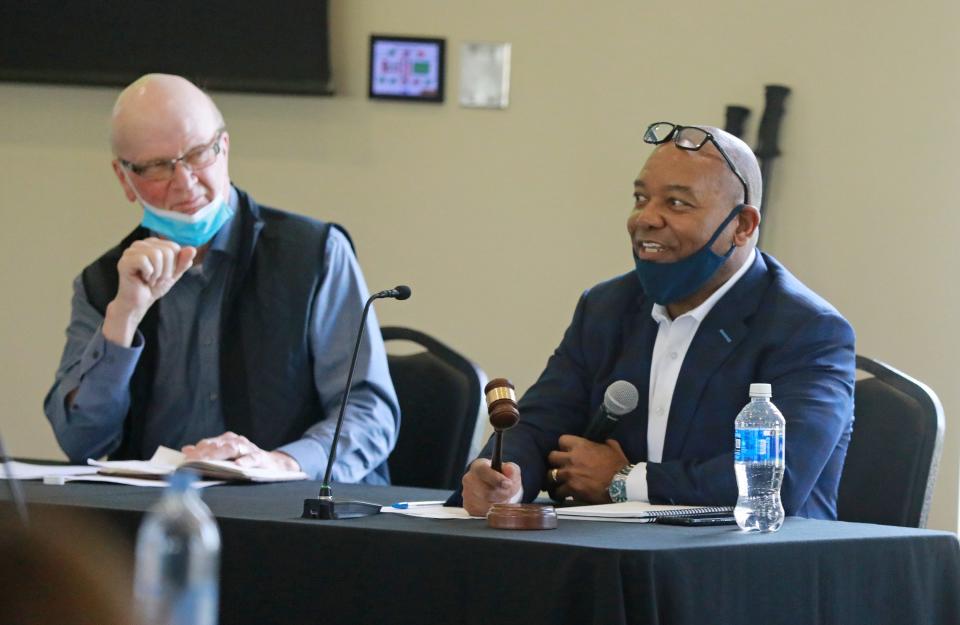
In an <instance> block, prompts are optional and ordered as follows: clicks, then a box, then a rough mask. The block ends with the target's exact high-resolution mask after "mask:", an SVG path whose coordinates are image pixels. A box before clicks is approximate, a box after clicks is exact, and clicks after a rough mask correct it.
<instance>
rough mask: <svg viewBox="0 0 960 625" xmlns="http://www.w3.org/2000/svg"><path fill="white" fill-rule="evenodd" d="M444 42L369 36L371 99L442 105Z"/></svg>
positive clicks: (441, 40) (426, 38) (428, 39)
mask: <svg viewBox="0 0 960 625" xmlns="http://www.w3.org/2000/svg"><path fill="white" fill-rule="evenodd" d="M444 45H445V40H443V39H434V38H429V37H399V36H390V35H370V83H369V96H370V97H371V98H376V99H385V100H408V101H413V102H443V66H444V58H443V57H444Z"/></svg>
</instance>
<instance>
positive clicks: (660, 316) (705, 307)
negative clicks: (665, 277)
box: [650, 248, 757, 323]
mask: <svg viewBox="0 0 960 625" xmlns="http://www.w3.org/2000/svg"><path fill="white" fill-rule="evenodd" d="M756 258H757V248H753V249H752V250H750V256H749V258H747V260H746V262H745V263H743V265H741V266H740V269H737V272H736V273H735V274H733V275H732V276H730V278H729V279H728V280H727V281H726V282H724V283H723V284H722V285H721V286H720V288H719V289H717V290H716V291H714V292H713V293H712V294H711V295H710V297H708V298H707V299H706V300H705V301H704V302H703V303H702V304H700V305H699V306H697V307H696V308H694V309H693V310H688V311H687V312H685V313H683V314H682V315H680V316H679V317H677V319H681V318H683V317H693V318H694V319H696V321H697V323H700V322H701V321H703V320H704V319H706V317H707V315H708V314H710V311H711V310H713V307H714V306H716V304H717V302H719V301H720V298H721V297H723V296H724V295H726V294H727V291H729V290H730V289H732V288H733V286H734V285H735V284H736V283H737V282H739V281H740V278H742V277H743V274H745V273H747V270H748V269H750V267H751V266H753V263H754V261H755V260H756ZM650 316H651V317H653V320H654V321H656V322H657V323H663V322H664V321H671V319H670V313H669V312H668V311H667V307H666V306H664V305H662V304H654V305H653V308H652V309H651V310H650ZM673 321H675V320H673Z"/></svg>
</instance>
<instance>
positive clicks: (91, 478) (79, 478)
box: [44, 475, 226, 488]
mask: <svg viewBox="0 0 960 625" xmlns="http://www.w3.org/2000/svg"><path fill="white" fill-rule="evenodd" d="M53 479H54V480H57V481H56V483H58V484H59V483H60V482H102V483H106V484H123V485H126V486H147V487H151V488H163V487H165V486H167V484H168V482H167V481H166V480H152V479H150V478H139V477H120V476H118V475H63V476H57V477H54V478H53ZM50 483H51V482H48V481H47V480H44V484H50ZM220 484H226V482H225V481H222V480H219V481H217V480H197V481H195V482H192V483H191V484H190V485H191V486H193V487H194V488H206V487H208V486H219V485H220Z"/></svg>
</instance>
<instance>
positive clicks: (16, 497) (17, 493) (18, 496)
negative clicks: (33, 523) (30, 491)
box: [0, 436, 30, 527]
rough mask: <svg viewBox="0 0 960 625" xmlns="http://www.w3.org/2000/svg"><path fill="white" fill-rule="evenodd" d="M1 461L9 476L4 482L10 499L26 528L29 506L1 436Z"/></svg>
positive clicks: (28, 520) (28, 521) (28, 522)
mask: <svg viewBox="0 0 960 625" xmlns="http://www.w3.org/2000/svg"><path fill="white" fill-rule="evenodd" d="M0 460H2V461H3V470H4V472H5V473H6V474H7V479H6V480H4V481H5V482H6V483H7V486H8V487H9V488H10V497H11V498H12V499H13V505H14V507H15V508H16V509H17V516H18V517H20V522H21V523H23V525H24V527H26V526H28V525H29V524H30V519H29V517H28V516H27V504H26V503H25V502H24V498H23V491H22V490H20V482H19V480H17V476H16V475H14V474H13V468H12V465H11V463H10V456H8V455H7V450H6V449H5V448H4V446H3V437H2V436H0Z"/></svg>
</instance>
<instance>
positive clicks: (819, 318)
mask: <svg viewBox="0 0 960 625" xmlns="http://www.w3.org/2000/svg"><path fill="white" fill-rule="evenodd" d="M644 141H645V142H646V143H649V144H652V145H654V146H656V147H655V148H654V151H653V153H652V154H651V155H650V157H649V158H648V159H647V161H646V164H645V165H644V167H643V169H642V170H641V171H640V174H639V176H637V178H636V180H635V181H634V184H633V199H634V205H633V210H632V212H631V213H630V215H629V217H628V218H627V231H628V232H629V235H630V243H631V247H632V250H633V258H634V270H633V271H631V272H629V273H627V274H624V275H622V276H620V277H617V278H614V279H612V280H609V281H606V282H603V283H601V284H598V285H597V286H595V287H593V288H591V289H588V290H587V291H586V292H585V293H584V294H583V296H582V297H581V298H580V302H579V304H578V305H577V308H576V311H575V312H574V316H573V321H572V323H571V324H570V327H569V328H568V329H567V331H566V333H565V335H564V337H563V340H562V342H561V343H560V346H559V347H558V348H557V349H556V351H555V352H554V354H553V356H551V357H550V359H549V361H548V362H547V366H546V369H545V370H544V372H543V374H542V375H541V376H540V378H539V379H538V380H537V382H536V383H535V384H534V385H533V386H532V387H531V388H530V389H529V390H528V391H527V393H526V394H525V396H524V397H523V399H522V400H521V401H520V415H521V420H520V424H519V425H517V426H516V427H514V428H513V429H512V430H511V431H510V432H509V434H508V435H507V436H506V437H505V440H504V449H503V458H504V460H505V461H508V462H504V464H503V472H502V473H501V472H497V471H494V470H493V469H492V468H491V467H490V461H489V460H488V459H487V458H489V457H490V451H491V450H490V445H488V446H487V448H486V449H485V450H484V452H483V453H482V454H481V456H480V458H479V459H477V460H475V461H474V462H473V463H471V465H470V468H469V470H468V471H467V473H466V475H465V476H464V478H463V487H462V491H461V492H459V493H455V494H454V497H453V498H451V503H454V504H456V503H459V502H460V501H461V500H462V502H463V505H464V506H465V507H466V508H467V510H469V511H470V512H471V513H472V514H483V513H485V512H486V510H487V509H488V508H489V506H490V505H491V504H493V503H500V502H509V501H512V502H517V501H521V500H523V501H531V500H532V499H534V498H535V497H536V496H537V495H538V493H539V492H540V491H541V489H542V488H546V489H548V490H549V491H550V492H551V494H553V495H554V497H555V498H557V499H564V498H566V497H572V498H574V499H576V500H580V501H583V502H590V503H604V502H610V501H614V502H616V501H625V500H628V499H629V500H640V501H651V502H655V503H676V504H695V505H734V504H735V503H736V499H737V484H736V477H735V475H734V463H733V442H734V436H733V434H734V432H733V430H734V427H733V425H734V419H735V418H736V416H737V413H738V412H739V411H740V409H741V408H742V407H743V405H744V404H746V403H747V401H748V389H749V385H750V384H751V383H753V382H767V383H770V384H772V386H773V400H774V402H775V403H776V404H777V406H778V407H779V408H780V410H781V412H782V413H783V415H784V417H785V418H786V422H787V427H786V473H785V477H784V481H783V486H782V500H783V505H784V508H785V510H786V513H787V514H788V515H799V516H807V517H814V518H824V519H835V518H836V516H837V487H838V485H839V481H840V473H841V469H842V468H843V461H844V457H845V456H846V451H847V446H848V444H849V441H850V435H851V427H852V420H853V385H854V358H855V356H854V333H853V330H852V328H851V327H850V325H849V324H848V323H847V322H846V320H844V318H843V317H842V316H841V315H840V314H839V313H838V312H837V311H836V309H834V308H833V307H832V306H831V305H830V304H829V303H827V302H826V301H824V300H823V299H822V298H821V297H819V296H818V295H816V294H815V293H813V292H812V291H811V290H810V289H809V288H807V287H806V286H804V285H803V284H802V283H800V281H799V280H797V278H795V277H794V276H793V275H792V274H790V272H788V271H787V270H786V269H785V268H784V267H783V266H782V265H781V264H780V263H779V262H777V261H776V260H775V259H774V258H773V257H772V256H770V255H768V254H764V253H762V252H760V251H758V250H757V249H756V241H757V235H758V232H759V231H758V227H759V224H760V203H761V199H762V185H761V180H760V168H759V165H758V164H757V160H756V158H755V157H754V155H753V152H752V151H751V150H750V148H749V147H748V146H747V145H746V144H744V143H743V142H742V141H740V140H739V139H737V138H736V137H734V136H732V135H730V134H728V133H726V132H724V131H722V130H719V129H717V128H710V127H705V126H683V125H678V124H673V123H668V122H658V123H655V124H651V125H650V126H649V127H648V128H647V130H646V133H645V134H644ZM617 380H626V381H628V382H631V383H632V384H634V385H635V386H636V387H637V389H639V391H640V398H641V399H640V402H639V405H637V407H636V409H635V410H633V411H632V412H630V413H627V414H626V415H623V416H621V417H620V419H619V422H618V424H617V426H616V428H615V429H614V430H613V431H612V434H611V435H610V438H609V439H607V440H606V441H605V442H592V441H591V440H588V439H586V438H584V437H583V436H582V435H583V434H584V432H585V430H586V429H587V426H588V423H589V422H590V417H591V415H593V414H595V413H596V411H597V408H598V406H599V405H600V403H601V402H602V401H603V396H604V392H605V390H606V389H607V387H608V386H609V385H610V384H611V383H612V382H614V381H617ZM461 496H462V499H461Z"/></svg>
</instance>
